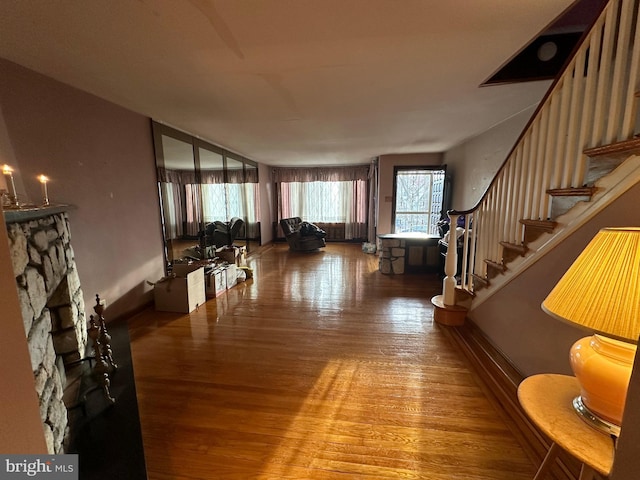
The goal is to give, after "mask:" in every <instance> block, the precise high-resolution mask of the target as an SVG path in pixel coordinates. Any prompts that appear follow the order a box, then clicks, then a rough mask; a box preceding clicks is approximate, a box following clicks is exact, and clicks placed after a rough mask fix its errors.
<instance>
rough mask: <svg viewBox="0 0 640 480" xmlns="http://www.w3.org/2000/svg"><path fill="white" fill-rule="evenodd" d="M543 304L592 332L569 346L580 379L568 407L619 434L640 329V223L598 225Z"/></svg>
mask: <svg viewBox="0 0 640 480" xmlns="http://www.w3.org/2000/svg"><path fill="white" fill-rule="evenodd" d="M542 309H543V310H544V311H545V312H547V313H548V314H550V315H551V316H553V317H555V318H558V319H560V320H565V321H568V322H571V323H574V324H577V325H580V326H582V327H585V328H587V329H589V330H591V331H594V332H595V334H594V335H593V336H591V337H585V338H582V339H580V340H578V341H577V342H576V343H575V344H574V345H573V347H572V348H571V352H570V362H571V368H572V369H573V372H574V374H575V376H576V378H577V379H578V383H579V384H580V395H579V396H578V397H576V398H575V399H574V400H573V407H574V409H575V410H576V412H577V413H578V414H579V415H580V416H581V417H582V418H583V419H584V420H586V421H587V422H588V423H589V424H590V425H592V426H593V427H595V428H598V429H599V430H602V431H604V432H606V433H608V434H612V435H616V436H618V435H619V433H620V424H621V423H622V413H623V411H624V404H625V400H626V397H627V387H628V385H629V377H630V376H631V369H632V367H633V360H634V357H635V351H636V344H637V342H638V336H639V335H640V227H627V228H604V229H602V230H600V231H599V232H598V234H597V235H596V236H595V237H594V238H593V240H591V242H590V243H589V244H588V245H587V247H586V248H585V249H584V251H583V252H582V253H581V254H580V256H579V257H578V258H577V259H576V261H575V262H574V263H573V264H572V265H571V267H570V268H569V270H567V272H566V273H565V274H564V276H563V277H562V278H561V279H560V281H559V282H558V283H557V284H556V286H555V287H554V288H553V290H552V291H551V293H549V295H548V296H547V298H546V299H545V300H544V301H543V302H542Z"/></svg>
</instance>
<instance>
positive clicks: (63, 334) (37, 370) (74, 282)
mask: <svg viewBox="0 0 640 480" xmlns="http://www.w3.org/2000/svg"><path fill="white" fill-rule="evenodd" d="M16 213H19V212H16ZM6 223H7V231H8V236H9V246H10V250H11V260H12V264H13V270H14V272H15V275H16V283H17V288H18V296H19V299H20V306H21V310H22V318H23V321H24V330H25V334H26V335H27V339H28V344H29V351H30V354H31V366H32V368H33V373H34V376H35V384H36V393H37V395H38V397H39V399H40V415H41V418H42V422H43V427H44V433H45V438H46V441H47V447H48V449H49V453H52V454H53V453H62V452H63V450H64V447H63V442H64V439H65V435H66V432H67V429H68V428H67V427H68V425H67V423H68V421H67V409H66V406H65V404H64V402H63V393H64V389H65V384H66V374H65V368H64V367H63V364H64V365H68V364H70V363H71V362H73V361H75V360H78V359H80V358H82V357H84V355H85V350H86V345H87V328H86V320H85V313H84V300H83V294H82V290H81V288H80V281H79V278H78V273H77V270H76V267H75V260H74V255H73V248H72V247H71V243H70V235H69V219H68V216H67V214H66V213H64V212H62V213H56V214H50V215H48V216H44V217H42V218H35V219H31V220H25V221H21V220H20V219H17V220H16V221H12V220H9V219H7V222H6Z"/></svg>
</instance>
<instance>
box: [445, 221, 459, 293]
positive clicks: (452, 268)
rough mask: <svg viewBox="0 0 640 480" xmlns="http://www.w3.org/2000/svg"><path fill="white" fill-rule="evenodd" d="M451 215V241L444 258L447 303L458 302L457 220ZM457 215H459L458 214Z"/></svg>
mask: <svg viewBox="0 0 640 480" xmlns="http://www.w3.org/2000/svg"><path fill="white" fill-rule="evenodd" d="M447 215H448V216H449V243H448V245H447V255H446V256H445V260H444V274H445V277H444V280H443V281H442V301H443V303H444V304H445V305H455V304H456V285H457V281H456V273H457V272H456V269H457V268H458V249H457V245H456V241H457V239H456V220H454V218H453V215H452V214H451V213H449V212H448V213H447ZM456 217H457V215H456Z"/></svg>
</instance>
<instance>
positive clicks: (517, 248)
mask: <svg viewBox="0 0 640 480" xmlns="http://www.w3.org/2000/svg"><path fill="white" fill-rule="evenodd" d="M500 245H502V246H503V247H504V248H506V249H507V250H511V251H514V252H517V253H519V254H520V255H524V254H525V253H527V250H528V248H527V247H525V246H524V245H522V244H520V243H509V242H500Z"/></svg>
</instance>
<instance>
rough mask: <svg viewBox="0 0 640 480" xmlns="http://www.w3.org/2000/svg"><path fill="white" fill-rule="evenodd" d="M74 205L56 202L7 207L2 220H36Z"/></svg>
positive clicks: (12, 221) (8, 221)
mask: <svg viewBox="0 0 640 480" xmlns="http://www.w3.org/2000/svg"><path fill="white" fill-rule="evenodd" d="M74 208H75V207H73V206H72V205H65V204H57V205H49V206H46V207H23V208H9V209H5V210H4V222H5V223H22V222H28V221H29V220H36V219H38V218H43V217H49V216H51V215H56V214H57V213H64V212H68V211H69V210H73V209H74Z"/></svg>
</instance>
